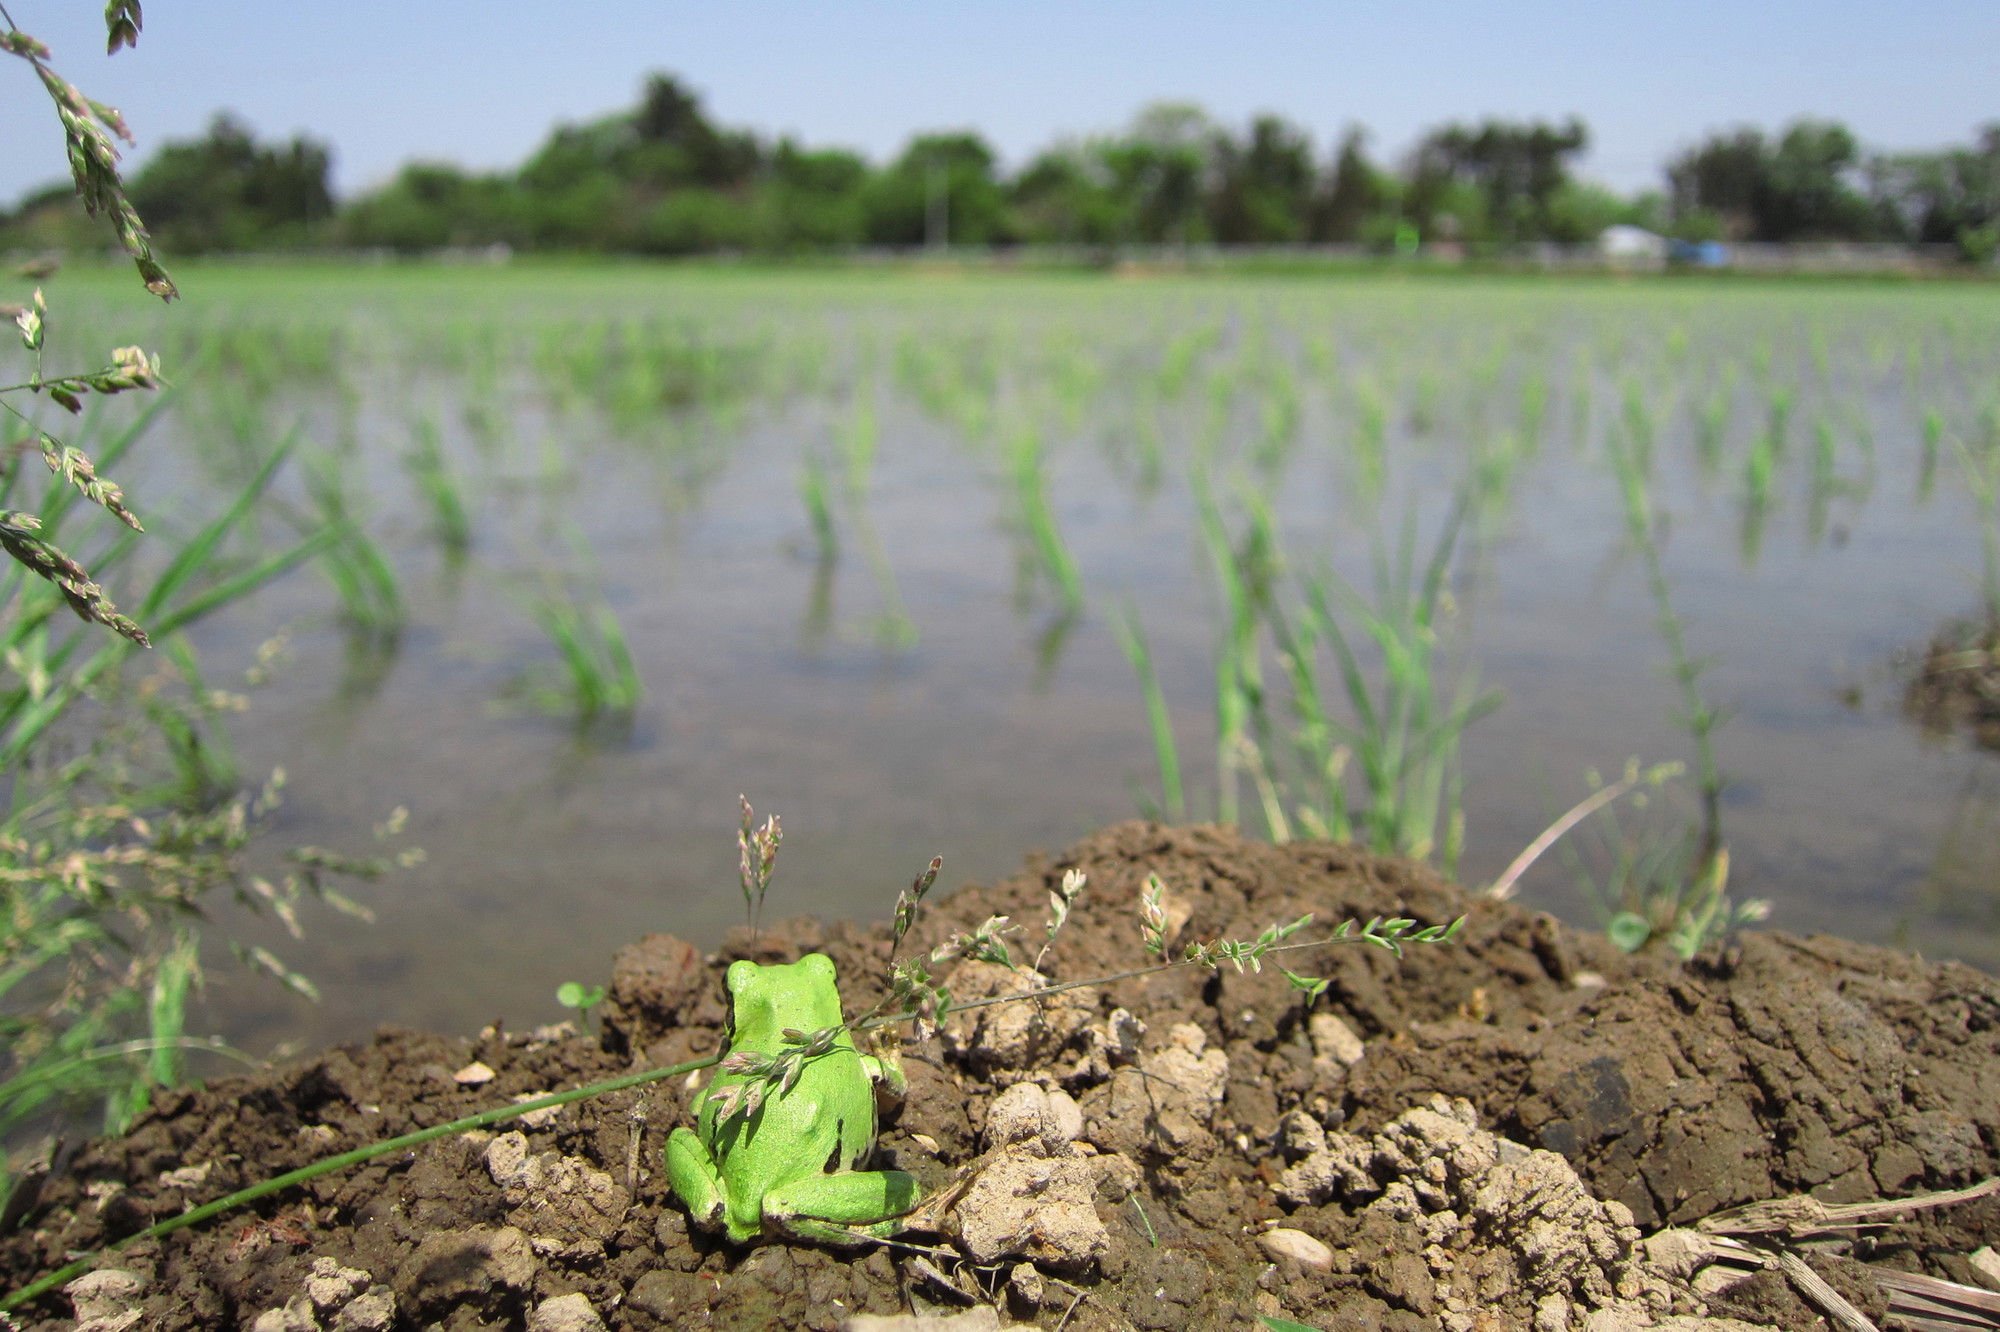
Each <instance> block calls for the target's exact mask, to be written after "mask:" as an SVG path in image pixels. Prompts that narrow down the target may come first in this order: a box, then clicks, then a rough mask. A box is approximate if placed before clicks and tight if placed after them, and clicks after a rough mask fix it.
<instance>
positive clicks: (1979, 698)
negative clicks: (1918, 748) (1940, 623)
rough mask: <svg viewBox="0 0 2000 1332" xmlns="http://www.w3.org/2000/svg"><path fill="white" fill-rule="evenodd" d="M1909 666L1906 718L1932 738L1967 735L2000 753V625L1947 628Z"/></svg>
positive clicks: (1968, 623)
mask: <svg viewBox="0 0 2000 1332" xmlns="http://www.w3.org/2000/svg"><path fill="white" fill-rule="evenodd" d="M1912 655H1913V656H1915V657H1916V658H1917V659H1916V660H1915V661H1913V662H1910V663H1909V665H1910V672H1909V678H1908V680H1907V681H1906V682H1905V683H1904V686H1903V715H1904V716H1906V717H1908V718H1909V719H1910V720H1912V721H1914V722H1916V723H1917V724H1918V725H1919V726H1921V727H1923V728H1924V730H1926V731H1928V732H1930V733H1931V734H1932V735H1940V736H1942V735H1950V734H1952V733H1953V732H1957V731H1963V732H1965V733H1966V734H1967V735H1968V736H1970V737H1971V738H1972V742H1973V743H1974V744H1976V745H1978V746H1979V747H1980V748H1981V749H2000V624H1995V623H1994V622H1993V621H1992V620H1991V619H1990V618H1989V619H1987V620H1984V621H1980V620H1953V621H1950V622H1949V623H1947V624H1946V625H1945V626H1944V627H1943V628H1942V629H1940V630H1938V632H1937V634H1936V635H1935V636H1934V637H1933V638H1932V639H1931V641H1930V642H1929V643H1928V644H1927V645H1926V646H1925V647H1924V649H1923V651H1922V653H1921V654H1912Z"/></svg>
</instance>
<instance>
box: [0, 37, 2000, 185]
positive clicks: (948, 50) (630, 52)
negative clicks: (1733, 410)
mask: <svg viewBox="0 0 2000 1332" xmlns="http://www.w3.org/2000/svg"><path fill="white" fill-rule="evenodd" d="M7 7H8V9H9V11H10V12H11V13H12V14H13V16H14V19H15V20H16V21H17V22H18V23H19V24H20V25H21V26H22V28H23V29H24V30H26V31H28V32H30V33H33V34H35V35H36V36H38V37H40V38H42V39H43V40H44V41H46V42H48V43H49V44H50V45H51V46H52V47H53V48H54V50H55V55H56V60H55V64H56V67H57V69H59V70H60V71H62V72H63V73H65V74H66V75H67V76H68V77H69V78H71V79H72V80H73V81H74V82H76V83H77V84H78V85H79V86H80V87H82V88H83V90H84V91H85V92H86V93H89V94H91V95H92V96H95V97H97V98H99V99H100V100H104V101H109V102H111V103H113V104H114V105H116V106H119V107H121V108H122V109H123V110H124V111H125V113H126V115H127V117H128V118H129V119H130V121H131V123H132V125H133V127H134V129H135V130H136V131H137V132H138V134H139V136H140V143H141V147H140V152H139V153H138V154H137V155H136V156H135V157H134V158H133V159H132V160H133V161H134V162H139V161H143V159H144V153H145V149H146V148H147V147H148V146H150V145H156V144H158V143H159V142H160V141H161V140H162V139H165V138H170V137H182V136H188V135H193V134H196V133H199V132H200V130H201V129H202V127H203V126H204V125H205V124H206V123H207V121H208V119H209V117H210V116H211V115H212V114H213V113H214V112H216V111H218V110H221V109H224V108H228V109H230V110H233V111H235V112H237V113H238V114H239V115H240V116H242V117H243V118H244V119H245V120H247V121H248V122H249V123H250V125H251V126H252V127H253V128H254V129H255V130H257V132H258V133H259V134H260V135H265V136H287V135H290V134H291V133H293V132H296V131H306V132H309V133H311V134H313V135H315V136H317V137H319V138H321V139H323V140H326V141H328V142H330V143H331V144H332V145H333V147H334V152H335V173H336V184H337V188H339V189H340V190H342V191H350V192H351V191H353V190H355V189H358V188H364V187H367V186H369V185H372V184H375V183H378V182H379V181H381V180H383V179H385V178H386V177H387V176H389V175H390V174H392V173H393V172H394V171H395V169H396V168H397V167H398V166H399V165H400V164H401V163H403V162H405V161H408V160H411V159H413V158H419V157H423V158H434V159H435V158H443V159H451V160H455V161H458V162H461V163H463V164H465V165H468V166H472V167H489V168H490V167H502V166H508V165H512V164H514V163H517V162H519V161H520V160H521V159H522V157H523V156H524V155H525V154H527V153H528V152H529V151H530V150H531V149H532V148H533V146H534V145H535V144H536V143H537V142H538V141H539V140H540V139H541V138H542V136H543V135H544V134H545V133H546V132H547V131H548V129H549V127H550V126H551V125H552V124H553V123H555V122H556V121H559V120H581V119H587V118H589V117H592V116H595V115H598V114H601V113H604V112H606V111H611V110H615V109H618V108H621V107H624V106H627V105H630V104H631V102H632V101H633V100H634V98H635V95H636V91H637V88H638V86H639V81H640V80H641V78H642V77H643V76H644V75H645V74H646V72H647V71H649V70H656V69H660V70H671V71H674V72H676V73H678V74H680V75H681V76H682V77H683V78H685V79H686V80H687V81H688V82H689V83H691V84H692V85H693V86H694V87H695V88H696V89H698V90H699V91H700V92H701V93H702V94H704V96H705V99H706V101H707V104H708V107H709V109H710V111H711V113H712V114H713V115H714V116H716V117H717V118H718V119H719V120H721V121H722V122H724V123H727V124H733V125H747V126H751V127H753V128H756V129H758V130H760V131H763V132H766V133H775V132H789V133H792V134H796V135H798V136H800V137H801V138H802V139H804V140H805V141H807V142H809V143H812V144H818V145H841V146H846V147H851V148H857V149H860V150H862V151H863V152H865V153H867V154H869V155H870V156H872V157H875V158H877V159H881V158H883V157H886V156H888V155H890V154H891V153H893V152H894V151H895V150H896V149H897V147H898V146H899V145H900V144H901V143H902V142H903V141H904V140H905V139H907V138H908V136H909V135H910V134H911V133H913V132H916V131H921V130H931V129H943V128H967V127H969V128H974V129H977V130H979V131H980V132H982V133H984V134H985V135H987V136H988V138H989V139H990V140H991V141H992V142H993V143H994V144H995V145H996V146H997V147H998V148H999V149H1000V150H1001V152H1002V154H1003V156H1004V157H1005V158H1006V159H1007V160H1008V162H1009V163H1010V164H1018V163H1019V162H1020V161H1021V160H1022V159H1023V158H1025V157H1026V156H1027V155H1029V154H1030V153H1032V152H1033V151H1034V150H1036V149H1037V148H1040V147H1042V146H1043V145H1045V144H1047V143H1049V142H1050V141H1052V140H1053V139H1055V138H1056V137H1058V136H1059V135H1062V134H1067V133H1089V132H1093V131H1101V130H1110V129H1115V128H1118V127H1120V126H1122V125H1124V124H1125V123H1126V122H1127V121H1129V120H1130V118H1131V117H1132V114H1133V113H1134V112H1135V111H1136V110H1137V109H1138V108H1139V107H1140V106H1142V105H1143V104H1145V103H1147V102H1150V101H1154V100H1158V99H1163V98H1172V99H1180V100H1193V101H1197V102H1200V103H1202V104H1204V105H1206V106H1207V107H1208V108H1209V109H1210V110H1211V111H1212V112H1214V113H1215V114H1216V115H1217V116H1218V117H1220V118H1221V119H1223V120H1224V121H1227V122H1230V123H1235V124H1241V123H1243V122H1244V121H1246V120H1247V119H1248V117H1249V116H1251V115H1252V114H1254V113H1256V112H1259V111H1264V110H1270V111H1276V112H1279V113H1281V114H1283V115H1285V116H1288V117H1290V118H1291V119H1293V120H1295V121H1298V122H1299V123H1301V124H1303V125H1305V126H1307V127H1308V128H1309V129H1311V130H1312V131H1313V133H1314V136H1315V138H1316V140H1317V141H1318V142H1319V144H1320V146H1321V148H1322V151H1324V149H1325V147H1326V145H1327V144H1328V143H1329V142H1330V141H1331V140H1332V139H1333V138H1334V137H1335V136H1336V135H1337V134H1338V133H1339V131H1340V130H1341V128H1342V127H1343V126H1344V125H1346V124H1349V123H1351V122H1354V123H1360V124H1363V125H1365V126H1367V127H1368V128H1369V129H1370V130H1371V131H1372V132H1373V135H1374V137H1373V141H1372V142H1373V150H1374V151H1375V153H1376V154H1377V156H1378V158H1389V159H1393V158H1394V157H1395V156H1396V155H1397V154H1398V153H1400V152H1401V151H1403V150H1404V149H1406V148H1407V147H1409V145H1410V144H1411V143H1413V142H1414V141H1415V139H1416V138H1417V136H1418V135H1419V134H1420V133H1421V132H1422V131H1423V130H1424V129H1425V128H1426V127H1428V126H1430V125H1433V124H1436V123H1437V122H1439V121H1441V120H1446V119H1454V118H1455V119H1467V118H1475V117H1480V116H1485V115H1501V116H1510V117H1548V118H1558V117H1562V116H1566V115H1570V114H1572V113H1573V114H1577V115H1581V116H1582V117H1584V118H1585V119H1586V120H1587V121H1588V122H1589V124H1590V127H1591V130H1592V133H1593V135H1594V143H1593V146H1592V150H1591V153H1590V156H1589V157H1588V159H1587V160H1586V162H1585V164H1584V170H1585V173H1586V174H1588V175H1590V176H1593V177H1595V178H1596V179H1599V180H1602V181H1604V182H1606V183H1608V184H1611V185H1614V186H1616V187H1618V188H1620V189H1633V188H1637V187H1641V186H1646V185H1651V184H1653V183H1655V182H1656V181H1657V180H1658V177H1659V168H1660V165H1661V163H1662V162H1664V160H1665V159H1666V158H1667V157H1668V156H1669V155H1671V154H1672V153H1673V152H1674V151H1675V150H1676V149H1677V148H1679V147H1681V146H1682V145H1685V144H1686V143H1688V142H1690V141H1692V140H1694V139H1695V138H1697V137H1698V136H1700V135H1701V134H1702V133H1704V132H1705V131H1707V130H1710V129H1713V128H1720V127H1725V126H1731V125H1736V124H1745V123H1747V124H1759V125H1765V126H1775V125H1777V124H1780V123H1782V122H1783V121H1786V120H1789V119H1790V118H1792V117H1794V116H1797V115H1801V114H1812V115H1822V116H1835V117H1838V118H1840V119H1842V120H1845V121H1846V122H1847V123H1848V124H1849V125H1851V126H1852V127H1853V128H1854V129H1855V130H1856V132H1857V133H1859V134H1860V136H1861V137H1862V139H1863V140H1864V142H1866V143H1868V144H1870V145H1872V146H1875V147H1883V148H1924V147H1935V146H1938V145H1941V144H1944V143H1948V142H1963V141H1965V140H1966V139H1967V138H1968V136H1969V135H1970V134H1971V132H1972V130H1973V128H1974V126H1976V125H1978V124H1980V123H1983V122H1985V121H1989V120H1996V119H2000V80H1996V79H1995V78H1994V77H1993V70H1994V68H1995V66H1996V62H2000V3H1996V0H1899V2H1898V3H1895V4H1889V3H1885V2H1884V0H1739V2H1738V3H1731V4H1718V3H1706V2H1704V3H1682V4H1655V5H1632V4H1618V3H1609V2H1607V0H1539V2H1536V3H1505V2H1503V0H1485V2H1483V3H1470V2H1467V0H1345V2H1337V0H1320V2H1319V3H1309V2H1307V0H1218V2H1215V3H1201V4H1195V3H1176V2H1174V0H1149V2H1147V3H1139V2H1137V0H1012V2H1011V3H993V2H992V0H987V2H986V3H979V4H974V3H961V2H960V0H838V2H837V3H829V2H828V0H818V2H817V3H809V2H807V0H723V2H721V3H718V2H717V0H709V2H708V3H704V4H689V3H684V2H682V0H652V2H651V3H642V2H640V0H603V2H596V0H570V2H569V3H563V2H562V0H557V2H556V3H549V4H543V5H538V6H530V5H525V4H517V3H513V2H512V0H485V2H484V3H471V2H469V0H399V2H394V3H391V2H389V0H343V2H342V3H338V4H335V3H328V2H327V0H289V2H275V0H254V2H253V0H178V2H177V0H152V3H150V4H148V6H147V10H146V19H147V28H146V33H145V36H144V38H143V39H142V40H141V42H140V44H139V48H138V49H137V50H136V51H121V52H120V53H119V54H118V55H117V56H115V57H112V58H110V59H107V58H106V57H105V56H104V54H103V51H104V46H103V38H104V32H103V26H102V20H101V18H100V14H101V10H102V5H101V4H100V3H98V0H8V4H7ZM0 68H4V66H0ZM0 124H4V125H5V127H6V132H5V134H4V135H0V200H8V201H11V200H12V199H14V198H16V197H18V196H19V194H20V193H21V192H22V191H23V190H25V189H27V188H29V187H31V186H34V185H37V184H41V183H45V182H48V181H51V180H54V179H59V178H60V177H61V176H62V175H63V174H64V170H65V168H64V165H63V158H62V152H61V144H60V135H59V132H58V130H57V127H56V124H55V121H54V117H53V114H52V112H51V111H50V110H49V108H48V105H47V102H46V99H45V98H44V97H43V96H42V93H41V90H40V87H39V86H38V85H37V84H36V83H35V81H34V79H33V78H32V77H31V76H30V75H29V73H28V71H27V69H26V68H25V67H21V68H18V69H12V70H9V71H8V72H7V73H6V75H5V77H0Z"/></svg>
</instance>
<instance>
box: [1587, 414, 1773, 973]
mask: <svg viewBox="0 0 2000 1332" xmlns="http://www.w3.org/2000/svg"><path fill="white" fill-rule="evenodd" d="M1606 446H1607V449H1608V451H1609V453H1610V456H1611V461H1612V466H1613V470H1614V472H1615V473H1616V477H1617V481H1618V487H1619V494H1620V498H1621V500H1622V504H1623V509H1624V514H1625V527H1626V536H1627V540H1628V541H1629V542H1630V544H1631V545H1632V547H1633V548H1634V550H1635V551H1636V552H1637V553H1638V555H1639V557H1640V560H1641V562H1642V564H1643V565H1644V567H1645V574H1646V589H1647V594H1648V596H1649V598H1650V599H1651V601H1652V603H1653V611H1654V625H1655V627H1656V628H1657V629H1658V630H1659V633H1660V638H1661V641H1662V642H1663V643H1664V644H1665V645H1666V648H1667V656H1668V674H1669V676H1670V678H1671V679H1672V680H1673V682H1674V685H1675V687H1676V688H1677V690H1678V691H1679V693H1680V708H1679V710H1678V712H1677V713H1676V714H1675V721H1676V722H1677V723H1678V724H1679V726H1680V727H1681V729H1683V730H1685V731H1686V732H1687V734H1688V738H1689V739H1690V740H1691V741H1692V742H1693V745H1694V755H1695V796H1696V801H1697V806H1698V813H1697V816H1696V818H1695V820H1694V822H1693V824H1692V826H1691V827H1688V828H1686V829H1685V830H1684V831H1682V832H1680V833H1679V834H1678V835H1668V836H1664V837H1657V836H1656V837H1654V838H1651V839H1649V840H1648V841H1647V842H1645V843H1644V844H1643V845H1642V847H1641V848H1640V849H1639V850H1637V851H1636V852H1634V853H1633V854H1631V855H1630V856H1629V857H1626V856H1623V855H1622V853H1621V861H1620V864H1619V865H1618V866H1617V867H1616V869H1615V872H1614V875H1613V883H1614V884H1616V885H1617V887H1616V889H1615V892H1616V894H1617V896H1618V898H1620V899H1622V900H1623V901H1624V903H1625V909H1624V910H1622V911H1620V912H1618V913H1617V914H1615V915H1613V916H1612V917H1611V919H1610V920H1609V922H1608V923H1607V932H1608V933H1610V935H1611V938H1612V940H1613V942H1615V943H1617V944H1618V945H1619V946H1620V947H1622V948H1625V949H1626V950H1627V951H1632V950H1635V949H1637V948H1638V947H1640V946H1641V945H1642V944H1644V943H1645V942H1646V940H1647V939H1648V938H1652V937H1664V938H1666V939H1667V940H1668V941H1669V942H1670V944H1671V945H1672V946H1673V948H1674V949H1675V950H1676V951H1677V952H1679V953H1680V954H1681V956H1682V957H1684V958H1686V957H1692V956H1693V954H1694V953H1695V952H1696V951H1698V950H1699V949H1700V948H1701V947H1702V946H1703V945H1705V944H1706V943H1708V942H1710V941H1711V940H1712V939H1714V938H1717V937H1720V935H1722V934H1725V933H1727V932H1728V931H1729V930H1731V929H1734V928H1737V927H1738V926H1740V925H1741V924H1744V923H1746V922H1748V921H1751V920H1758V919H1762V918H1763V916H1764V914H1765V913H1766V912H1768V910H1769V908H1768V904H1765V903H1763V902H1759V901H1749V902H1745V903H1742V904H1741V905H1740V906H1739V905H1732V903H1731V901H1730V899H1729V897H1728V894H1727V891H1726V889H1727V886H1728V879H1729V851H1728V847H1727V845H1726V844H1725V841H1724V837H1723V829H1722V793H1723V790H1724V787H1725V782H1724V779H1723V777H1722V772H1721V768H1720V767H1719V765H1718V764H1717V761H1716V755H1715V732H1716V729H1717V728H1718V727H1719V726H1721V724H1722V722H1723V721H1724V720H1725V718H1726V716H1727V714H1726V713H1725V712H1724V711H1723V710H1721V709H1719V708H1717V707H1715V706H1714V705H1712V704H1710V703H1709V702H1708V700H1707V699H1706V698H1705V697H1704V696H1703V694H1702V690H1701V680H1702V677H1703V675H1705V674H1706V673H1707V671H1708V669H1709V667H1710V666H1712V665H1713V664H1714V663H1713V660H1712V659H1710V658H1706V657H1697V656H1695V655H1694V654H1693V653H1692V652H1691V651H1690V650H1689V647H1688V642H1687V630H1686V626H1685V624H1684V623H1683V622H1682V620H1681V617H1680V614H1679V612H1678V611H1677V610H1676V609H1675V607H1674V603H1673V589H1672V585H1671V583H1670V582H1669V581H1668V578H1667V572H1666V564H1665V561H1664V559H1663V558H1662V556H1661V553H1660V542H1659V535H1658V530H1657V529H1658V523H1659V521H1660V520H1659V519H1658V517H1657V516H1656V515H1655V513H1654V509H1653V501H1652V497H1651V494H1650V491H1649V488H1648V484H1647V478H1646V477H1645V475H1644V474H1643V473H1642V472H1641V471H1640V470H1639V466H1638V462H1637V460H1636V459H1635V458H1634V457H1633V454H1632V451H1631V450H1630V448H1629V447H1628V446H1627V443H1626V441H1624V440H1622V439H1620V438H1619V436H1618V434H1617V432H1615V431H1614V432H1612V434H1611V435H1610V436H1609V437H1608V438H1607V440H1606ZM1611 896H1612V894H1611V893H1609V892H1607V893H1604V894H1601V895H1600V900H1606V899H1609V898H1610V897H1611Z"/></svg>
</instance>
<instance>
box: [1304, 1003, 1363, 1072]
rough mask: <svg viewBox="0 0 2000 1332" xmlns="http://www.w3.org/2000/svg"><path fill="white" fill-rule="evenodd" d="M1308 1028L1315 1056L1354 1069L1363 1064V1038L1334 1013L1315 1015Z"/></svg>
mask: <svg viewBox="0 0 2000 1332" xmlns="http://www.w3.org/2000/svg"><path fill="white" fill-rule="evenodd" d="M1306 1026H1307V1030H1308V1031H1309V1032H1311V1034H1312V1047H1313V1054H1314V1055H1315V1056H1317V1057H1318V1058H1320V1059H1331V1060H1333V1061H1334V1062H1336V1063H1339V1064H1342V1065H1344V1066H1346V1067H1348V1068H1352V1067H1354V1065H1356V1064H1358V1063H1360V1062H1361V1056H1362V1055H1363V1054H1365V1053H1366V1050H1365V1047H1363V1045H1362V1044H1361V1038H1360V1037H1359V1036H1356V1035H1355V1034H1354V1028H1352V1027H1350V1026H1348V1025H1347V1024H1346V1023H1345V1022H1343V1021H1341V1020H1340V1019H1339V1018H1338V1017H1336V1016H1334V1015H1333V1014H1332V1013H1315V1014H1313V1015H1312V1021H1311V1022H1309V1023H1307V1024H1306Z"/></svg>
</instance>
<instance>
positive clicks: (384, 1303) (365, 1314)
mask: <svg viewBox="0 0 2000 1332" xmlns="http://www.w3.org/2000/svg"><path fill="white" fill-rule="evenodd" d="M395 1325H396V1294H395V1292H394V1291H392V1290H390V1289H389V1288H388V1287H387V1286H377V1287H375V1288H374V1289H373V1290H371V1291H369V1292H367V1293H366V1294H364V1295H357V1296H356V1297H355V1298H354V1299H353V1300H352V1301H350V1302H349V1303H348V1305H347V1307H346V1308H344V1309H342V1310H341V1311H340V1316H339V1317H337V1318H335V1319H334V1320H333V1332H389V1329H390V1328H392V1327H394V1326H395Z"/></svg>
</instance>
